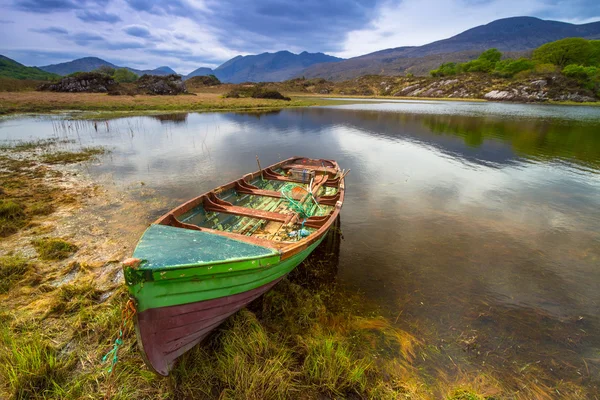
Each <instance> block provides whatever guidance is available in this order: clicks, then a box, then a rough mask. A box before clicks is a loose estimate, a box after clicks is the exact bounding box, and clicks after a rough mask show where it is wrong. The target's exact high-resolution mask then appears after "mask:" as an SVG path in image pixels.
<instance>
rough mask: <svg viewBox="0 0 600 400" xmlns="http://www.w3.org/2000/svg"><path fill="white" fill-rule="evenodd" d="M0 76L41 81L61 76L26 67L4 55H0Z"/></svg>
mask: <svg viewBox="0 0 600 400" xmlns="http://www.w3.org/2000/svg"><path fill="white" fill-rule="evenodd" d="M0 76H2V77H6V78H13V79H33V80H41V81H47V80H50V79H55V78H59V76H57V75H55V74H51V73H48V72H46V71H42V70H41V69H39V68H36V67H26V66H24V65H23V64H20V63H18V62H16V61H15V60H12V59H10V58H8V57H5V56H3V55H0Z"/></svg>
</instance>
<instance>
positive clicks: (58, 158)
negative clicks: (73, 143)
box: [42, 147, 106, 164]
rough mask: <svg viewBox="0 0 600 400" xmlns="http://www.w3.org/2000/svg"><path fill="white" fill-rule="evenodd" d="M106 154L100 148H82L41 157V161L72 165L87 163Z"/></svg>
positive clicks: (104, 150)
mask: <svg viewBox="0 0 600 400" xmlns="http://www.w3.org/2000/svg"><path fill="white" fill-rule="evenodd" d="M104 153H106V149H104V148H102V147H84V148H83V149H81V150H79V151H73V152H71V151H57V152H53V153H47V154H44V155H43V156H42V161H43V162H45V163H47V164H74V163H78V162H82V161H88V160H90V159H92V158H94V157H96V156H98V155H101V154H104Z"/></svg>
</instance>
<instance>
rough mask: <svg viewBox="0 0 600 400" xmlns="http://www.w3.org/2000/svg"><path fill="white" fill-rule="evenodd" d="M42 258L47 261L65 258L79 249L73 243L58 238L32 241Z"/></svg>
mask: <svg viewBox="0 0 600 400" xmlns="http://www.w3.org/2000/svg"><path fill="white" fill-rule="evenodd" d="M32 244H33V247H35V249H36V250H37V252H38V255H39V257H40V259H42V260H46V261H52V260H63V259H65V258H67V257H70V256H71V255H72V254H73V253H75V252H76V251H77V250H78V247H77V246H76V245H74V244H73V243H69V242H67V241H65V240H62V239H58V238H42V239H35V240H33V241H32Z"/></svg>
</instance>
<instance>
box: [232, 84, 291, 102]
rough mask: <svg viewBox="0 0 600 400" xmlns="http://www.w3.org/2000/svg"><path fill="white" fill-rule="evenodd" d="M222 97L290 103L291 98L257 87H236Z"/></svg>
mask: <svg viewBox="0 0 600 400" xmlns="http://www.w3.org/2000/svg"><path fill="white" fill-rule="evenodd" d="M223 97H225V98H234V99H239V98H244V97H252V98H254V99H274V100H285V101H290V100H291V98H289V97H287V96H284V95H282V94H281V93H280V92H278V91H276V90H267V89H264V88H261V87H259V86H252V87H243V86H242V87H238V88H235V89H233V90H231V91H229V92H228V93H226V94H225V95H224V96H223Z"/></svg>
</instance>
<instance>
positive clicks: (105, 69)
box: [96, 65, 115, 76]
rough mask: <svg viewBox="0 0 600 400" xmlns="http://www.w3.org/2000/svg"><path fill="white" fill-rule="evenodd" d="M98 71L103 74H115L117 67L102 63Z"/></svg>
mask: <svg viewBox="0 0 600 400" xmlns="http://www.w3.org/2000/svg"><path fill="white" fill-rule="evenodd" d="M96 72H100V73H101V74H105V75H108V76H113V75H114V74H115V69H114V68H113V67H111V66H109V65H101V66H100V67H99V68H98V69H97V70H96Z"/></svg>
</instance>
